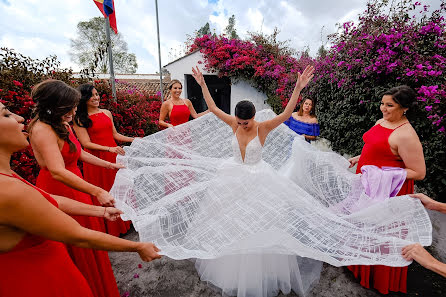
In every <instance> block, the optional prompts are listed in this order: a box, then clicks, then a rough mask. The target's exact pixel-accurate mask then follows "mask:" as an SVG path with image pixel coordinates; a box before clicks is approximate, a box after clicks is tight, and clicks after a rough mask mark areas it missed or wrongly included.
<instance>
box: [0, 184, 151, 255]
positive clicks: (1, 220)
mask: <svg viewBox="0 0 446 297" xmlns="http://www.w3.org/2000/svg"><path fill="white" fill-rule="evenodd" d="M19 183H21V184H19ZM7 185H8V186H7V188H8V191H2V193H1V197H2V199H0V224H1V225H7V226H12V227H14V228H17V229H20V230H23V231H25V232H27V233H30V234H34V235H38V236H42V237H44V238H48V239H50V240H55V241H60V242H64V243H67V244H72V245H75V246H78V247H83V248H94V249H101V250H107V251H127V252H138V253H139V255H140V257H141V259H143V260H144V261H151V260H153V259H157V258H160V255H159V254H158V253H157V252H158V251H159V250H158V248H157V247H156V246H155V245H153V244H152V243H137V242H132V241H128V240H124V239H121V238H118V237H115V236H111V235H108V234H106V233H102V232H98V231H93V230H90V229H87V228H84V227H82V226H81V225H79V223H77V222H76V221H75V220H74V219H73V218H71V217H70V216H68V215H67V214H65V213H63V212H62V211H60V210H59V209H57V208H56V207H54V206H53V205H52V204H51V203H50V202H48V201H47V200H46V199H45V198H44V197H43V196H42V195H41V194H40V193H39V192H38V191H37V190H36V189H33V188H32V187H30V186H28V185H25V184H23V183H22V182H20V181H17V182H8V183H7ZM19 193H20V194H19Z"/></svg>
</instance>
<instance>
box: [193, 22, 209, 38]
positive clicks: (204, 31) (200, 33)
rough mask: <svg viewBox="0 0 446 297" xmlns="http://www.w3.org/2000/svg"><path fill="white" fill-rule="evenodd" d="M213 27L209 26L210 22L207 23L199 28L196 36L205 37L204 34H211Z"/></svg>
mask: <svg viewBox="0 0 446 297" xmlns="http://www.w3.org/2000/svg"><path fill="white" fill-rule="evenodd" d="M211 34H212V33H211V28H210V26H209V22H207V23H206V25H204V26H203V27H201V28H200V29H198V31H197V32H196V33H195V37H203V36H204V35H211Z"/></svg>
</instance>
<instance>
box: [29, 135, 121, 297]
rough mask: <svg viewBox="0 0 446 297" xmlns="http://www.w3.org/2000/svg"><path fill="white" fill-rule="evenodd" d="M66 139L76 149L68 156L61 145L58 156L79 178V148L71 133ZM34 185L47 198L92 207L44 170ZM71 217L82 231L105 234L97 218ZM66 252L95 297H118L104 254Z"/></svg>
mask: <svg viewBox="0 0 446 297" xmlns="http://www.w3.org/2000/svg"><path fill="white" fill-rule="evenodd" d="M69 137H70V140H71V141H72V142H73V143H74V144H75V145H76V151H75V152H70V147H69V145H68V143H67V142H65V143H64V146H63V148H62V150H61V154H62V157H63V160H64V162H65V168H66V169H67V170H69V171H71V172H72V173H74V174H76V175H77V176H79V177H80V178H82V174H81V172H80V169H79V168H78V167H77V161H78V159H79V156H80V153H81V145H80V143H79V141H78V140H77V139H76V137H75V136H74V135H73V133H72V131H71V130H70V136H69ZM36 185H37V186H38V187H39V188H41V189H42V190H44V191H46V192H48V193H50V194H54V195H60V196H65V197H67V198H71V199H73V200H76V201H79V202H82V203H85V204H90V205H93V202H92V200H91V196H90V195H88V194H85V193H82V192H80V191H77V190H75V189H73V188H70V187H69V186H67V185H65V184H63V183H61V182H59V181H57V180H55V179H54V178H53V177H52V176H51V173H50V172H49V171H48V169H46V168H42V169H41V170H40V172H39V175H38V177H37V182H36ZM72 217H73V218H74V219H75V220H76V221H77V222H78V223H79V224H80V225H81V226H83V227H85V228H88V229H92V230H96V231H102V232H104V231H105V230H104V225H103V221H102V220H100V219H99V218H96V217H89V216H72ZM67 250H68V253H69V254H70V256H71V258H72V259H73V262H74V264H75V265H76V266H77V268H79V270H80V271H81V273H82V274H83V276H84V277H85V279H86V280H87V282H88V285H89V286H90V288H91V290H92V292H93V295H94V296H95V297H111V296H116V297H119V291H118V286H117V285H116V280H115V276H114V275H113V270H112V267H111V264H110V260H109V258H108V253H107V252H105V251H99V250H93V249H89V248H79V247H75V246H72V245H67Z"/></svg>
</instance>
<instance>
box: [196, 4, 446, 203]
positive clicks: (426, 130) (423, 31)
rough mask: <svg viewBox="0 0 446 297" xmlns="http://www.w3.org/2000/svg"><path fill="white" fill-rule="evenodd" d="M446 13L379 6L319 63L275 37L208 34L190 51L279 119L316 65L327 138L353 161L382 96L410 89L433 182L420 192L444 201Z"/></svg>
mask: <svg viewBox="0 0 446 297" xmlns="http://www.w3.org/2000/svg"><path fill="white" fill-rule="evenodd" d="M392 3H393V2H392ZM445 10H446V5H445V3H444V1H443V0H442V2H441V6H440V8H439V9H438V10H435V11H433V12H432V13H429V7H428V6H422V5H421V3H420V2H418V1H417V2H414V1H412V0H402V1H398V2H397V3H396V4H395V5H393V4H391V5H389V1H379V0H372V1H370V2H369V3H368V4H367V9H366V11H365V12H363V13H362V14H361V15H360V16H359V22H358V23H357V24H354V23H353V22H347V23H345V24H343V25H342V27H341V28H340V32H339V33H337V34H333V35H332V36H330V42H331V44H333V46H332V48H331V49H330V50H328V51H323V52H324V54H323V55H322V56H320V57H318V58H317V59H312V58H311V57H309V56H308V55H306V54H305V53H304V54H302V55H301V56H300V57H299V59H297V58H295V57H293V54H294V52H293V51H289V50H288V48H287V47H286V45H284V44H283V43H282V44H280V43H278V42H277V41H276V36H275V35H274V34H273V35H271V36H269V37H268V36H266V37H265V36H263V35H259V34H257V35H256V34H252V35H251V38H250V40H248V41H241V40H234V39H232V40H229V39H227V38H225V37H222V36H220V37H218V36H207V35H205V36H203V37H201V38H197V39H196V40H195V42H194V43H193V45H192V46H191V51H193V50H200V52H201V53H202V54H203V57H204V59H205V67H206V69H208V70H212V71H217V72H219V75H227V76H232V77H236V78H240V79H245V80H248V81H250V82H251V84H252V85H253V86H254V87H256V88H257V89H258V90H260V91H263V92H265V94H266V95H267V96H268V103H269V104H270V105H271V107H272V108H273V110H274V111H275V112H276V113H278V112H281V111H282V110H283V107H284V106H285V105H286V103H287V101H288V98H289V97H290V96H291V93H292V91H293V88H294V84H295V81H296V73H297V71H301V70H302V69H303V68H304V67H305V66H306V65H308V64H314V66H315V68H316V72H315V78H314V80H313V82H312V83H311V84H310V85H309V87H308V89H307V90H306V92H308V93H309V94H310V96H311V97H313V98H315V99H316V100H317V109H318V118H319V121H320V123H321V133H322V136H323V137H325V138H327V139H329V140H330V141H331V142H332V145H333V149H334V150H336V151H338V152H340V153H347V154H350V155H355V154H359V153H360V152H361V148H362V146H363V142H362V134H363V133H364V132H365V131H367V130H368V129H369V128H370V127H371V126H373V124H374V123H375V121H376V120H378V119H379V118H380V117H381V116H382V115H381V113H380V110H379V102H380V100H381V94H382V92H383V91H385V90H388V89H390V88H391V87H394V86H397V85H402V84H406V85H409V86H411V87H412V88H414V89H415V90H416V91H417V92H418V95H419V96H418V106H417V107H416V108H414V109H412V110H411V114H410V115H409V119H410V121H411V123H412V125H413V126H414V128H415V130H416V131H417V133H418V135H419V137H420V140H421V142H422V144H423V148H424V152H425V159H426V166H427V175H426V178H425V179H424V180H423V181H420V182H418V183H417V185H418V186H421V187H422V188H425V189H427V190H428V191H429V192H430V194H434V195H435V196H437V197H441V196H443V197H444V193H445V191H444V188H445V187H446V177H445V176H444V171H445V164H446V154H445V143H446V142H445V138H446V132H445V125H446V123H445V120H446V115H445V113H446V105H445V102H446V98H445V97H446V89H445V88H446V81H445V76H444V74H443V72H444V71H445V67H446V40H445V37H446V31H445V20H444V17H443V14H444V12H445ZM276 35H277V34H276ZM443 199H444V198H443Z"/></svg>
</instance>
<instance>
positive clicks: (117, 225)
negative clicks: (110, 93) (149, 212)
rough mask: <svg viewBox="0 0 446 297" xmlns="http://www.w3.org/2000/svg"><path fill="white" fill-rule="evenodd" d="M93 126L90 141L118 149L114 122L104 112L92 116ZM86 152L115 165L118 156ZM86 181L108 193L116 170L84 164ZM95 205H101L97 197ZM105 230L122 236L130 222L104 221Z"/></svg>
mask: <svg viewBox="0 0 446 297" xmlns="http://www.w3.org/2000/svg"><path fill="white" fill-rule="evenodd" d="M90 119H91V121H92V125H91V127H90V128H87V132H88V136H89V137H90V141H91V142H93V143H96V144H99V145H103V146H108V147H116V146H117V145H116V142H115V140H114V138H113V123H112V120H111V119H110V118H109V117H108V116H107V115H106V114H105V113H103V112H99V113H96V114H93V115H91V116H90ZM85 151H87V152H89V153H90V154H92V155H94V156H96V157H98V158H99V159H102V160H105V161H108V162H111V163H115V162H116V154H114V153H111V152H106V151H100V150H89V149H85ZM83 171H84V179H85V180H86V181H87V182H89V183H91V184H93V185H95V186H98V187H100V188H102V189H104V190H106V191H110V189H111V187H112V185H113V182H114V181H115V176H116V170H114V169H107V168H104V167H100V166H96V165H92V164H89V163H83ZM92 200H93V203H94V204H95V205H101V204H100V203H99V201H98V199H97V198H96V197H92ZM103 221H104V225H105V230H106V232H107V233H108V234H111V235H114V236H119V235H120V234H124V233H126V232H127V231H128V230H129V229H130V224H131V222H130V221H127V222H124V221H123V220H122V219H121V218H118V219H117V220H116V221H108V220H106V219H103Z"/></svg>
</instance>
